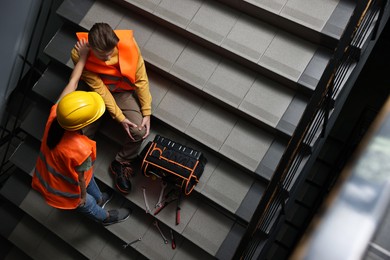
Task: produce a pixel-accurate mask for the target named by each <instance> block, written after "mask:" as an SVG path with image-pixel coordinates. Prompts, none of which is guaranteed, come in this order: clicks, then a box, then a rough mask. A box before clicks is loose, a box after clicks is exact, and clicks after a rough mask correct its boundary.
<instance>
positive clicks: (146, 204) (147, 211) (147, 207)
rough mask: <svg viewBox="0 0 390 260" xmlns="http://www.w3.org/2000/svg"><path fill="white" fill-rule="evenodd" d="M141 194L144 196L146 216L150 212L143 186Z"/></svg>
mask: <svg viewBox="0 0 390 260" xmlns="http://www.w3.org/2000/svg"><path fill="white" fill-rule="evenodd" d="M142 193H143V194H144V201H145V207H146V209H145V212H146V214H148V213H150V212H152V211H151V210H150V208H149V203H148V198H147V197H146V187H145V186H143V187H142Z"/></svg>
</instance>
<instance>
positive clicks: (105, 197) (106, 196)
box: [98, 191, 114, 209]
mask: <svg viewBox="0 0 390 260" xmlns="http://www.w3.org/2000/svg"><path fill="white" fill-rule="evenodd" d="M113 197H114V192H112V191H110V192H102V200H101V201H99V202H98V205H99V206H100V207H102V208H103V209H104V207H105V206H106V205H107V203H108V202H110V201H111V200H112V198H113Z"/></svg>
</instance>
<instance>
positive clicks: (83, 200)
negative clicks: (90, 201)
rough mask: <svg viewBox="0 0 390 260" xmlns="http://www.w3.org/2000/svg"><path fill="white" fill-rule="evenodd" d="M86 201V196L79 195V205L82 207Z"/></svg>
mask: <svg viewBox="0 0 390 260" xmlns="http://www.w3.org/2000/svg"><path fill="white" fill-rule="evenodd" d="M86 202H87V198H83V197H81V199H80V202H79V207H84V206H85V203H86Z"/></svg>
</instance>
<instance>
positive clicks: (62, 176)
mask: <svg viewBox="0 0 390 260" xmlns="http://www.w3.org/2000/svg"><path fill="white" fill-rule="evenodd" d="M39 158H41V160H42V162H43V163H44V165H45V166H46V169H47V172H49V173H51V174H52V175H54V176H55V177H58V178H61V179H63V180H64V181H67V182H69V183H70V184H73V185H77V186H78V185H79V183H78V182H77V181H75V180H74V179H72V178H70V177H67V176H65V175H63V174H61V173H59V172H57V171H56V170H55V169H54V168H53V167H51V166H50V165H48V164H47V162H46V158H45V156H44V155H43V153H42V152H40V153H39ZM45 187H46V186H45Z"/></svg>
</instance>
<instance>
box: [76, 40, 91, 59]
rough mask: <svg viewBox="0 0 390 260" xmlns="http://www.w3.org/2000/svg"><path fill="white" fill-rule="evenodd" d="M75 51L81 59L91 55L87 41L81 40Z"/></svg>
mask: <svg viewBox="0 0 390 260" xmlns="http://www.w3.org/2000/svg"><path fill="white" fill-rule="evenodd" d="M74 47H75V49H76V50H77V52H78V53H79V55H80V58H86V57H87V56H88V53H89V44H88V42H87V41H86V40H85V39H81V40H80V41H78V42H77V43H76V44H75V46H74Z"/></svg>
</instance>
